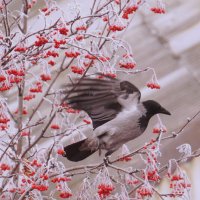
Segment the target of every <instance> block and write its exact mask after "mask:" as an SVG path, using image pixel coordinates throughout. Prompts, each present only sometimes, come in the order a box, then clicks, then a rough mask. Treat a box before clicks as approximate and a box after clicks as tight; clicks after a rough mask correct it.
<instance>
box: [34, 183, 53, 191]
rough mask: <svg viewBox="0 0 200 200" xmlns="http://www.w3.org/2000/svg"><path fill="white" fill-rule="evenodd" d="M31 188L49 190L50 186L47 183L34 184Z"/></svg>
mask: <svg viewBox="0 0 200 200" xmlns="http://www.w3.org/2000/svg"><path fill="white" fill-rule="evenodd" d="M31 188H32V189H36V190H39V191H46V190H48V188H49V187H48V186H46V185H37V184H33V185H32V186H31Z"/></svg>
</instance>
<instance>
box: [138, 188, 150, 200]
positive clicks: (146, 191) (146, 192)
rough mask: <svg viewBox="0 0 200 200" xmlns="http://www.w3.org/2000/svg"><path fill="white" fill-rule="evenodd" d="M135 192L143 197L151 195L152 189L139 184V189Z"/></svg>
mask: <svg viewBox="0 0 200 200" xmlns="http://www.w3.org/2000/svg"><path fill="white" fill-rule="evenodd" d="M137 194H139V196H140V197H141V198H142V199H143V198H144V197H151V196H152V194H153V191H152V189H151V188H149V187H146V186H141V187H140V188H139V189H137Z"/></svg>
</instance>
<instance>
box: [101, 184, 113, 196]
mask: <svg viewBox="0 0 200 200" xmlns="http://www.w3.org/2000/svg"><path fill="white" fill-rule="evenodd" d="M113 190H114V187H113V186H112V185H108V184H103V183H102V184H100V185H98V194H99V196H100V198H105V197H107V196H109V195H110V194H111V192H112V191H113Z"/></svg>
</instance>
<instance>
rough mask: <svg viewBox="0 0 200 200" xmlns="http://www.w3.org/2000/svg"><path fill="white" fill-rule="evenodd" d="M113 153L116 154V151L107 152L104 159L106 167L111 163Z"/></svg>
mask: <svg viewBox="0 0 200 200" xmlns="http://www.w3.org/2000/svg"><path fill="white" fill-rule="evenodd" d="M113 152H114V151H112V150H110V151H108V152H106V154H105V157H104V159H103V160H104V163H105V165H106V166H108V164H110V163H111V162H110V160H109V157H110V155H111V154H112V153H113Z"/></svg>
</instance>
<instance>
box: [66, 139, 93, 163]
mask: <svg viewBox="0 0 200 200" xmlns="http://www.w3.org/2000/svg"><path fill="white" fill-rule="evenodd" d="M86 140H87V138H86V139H84V140H81V141H79V142H76V143H73V144H70V145H69V146H66V147H65V148H64V151H65V155H64V156H65V157H67V159H68V160H70V161H74V162H78V161H81V160H83V159H85V158H87V157H88V156H90V155H92V154H93V153H94V152H95V151H96V150H94V149H93V150H92V149H91V148H90V147H88V148H87V141H86ZM84 143H85V145H84ZM82 146H84V148H81V147H82Z"/></svg>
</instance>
